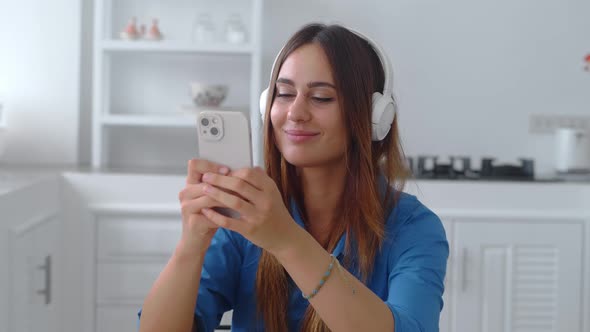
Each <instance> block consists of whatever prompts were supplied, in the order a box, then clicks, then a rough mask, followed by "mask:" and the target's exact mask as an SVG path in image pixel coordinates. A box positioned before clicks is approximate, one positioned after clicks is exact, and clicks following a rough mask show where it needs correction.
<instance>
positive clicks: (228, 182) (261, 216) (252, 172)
mask: <svg viewBox="0 0 590 332" xmlns="http://www.w3.org/2000/svg"><path fill="white" fill-rule="evenodd" d="M203 182H204V183H207V184H210V185H209V186H206V187H205V188H204V190H205V193H206V195H207V197H210V198H212V199H214V200H215V201H217V202H218V203H219V204H221V205H223V206H224V207H228V208H230V209H233V210H236V211H237V212H238V213H239V214H240V217H239V219H233V218H230V217H226V216H224V215H222V214H220V213H218V212H216V211H214V210H212V209H209V208H205V209H203V211H202V212H203V214H204V215H205V216H206V217H207V219H209V220H210V221H212V222H213V223H214V224H216V225H218V226H220V227H223V228H227V229H230V230H233V231H235V232H238V233H240V234H241V235H243V236H244V237H245V238H247V239H248V240H250V242H252V243H254V244H256V245H257V246H259V247H261V248H263V249H266V250H267V251H269V252H271V253H272V252H276V251H279V250H281V249H282V248H284V247H287V246H288V240H289V236H288V234H289V230H290V229H291V227H293V226H295V225H296V224H295V221H294V220H293V218H291V215H290V214H289V211H288V210H287V208H286V207H285V204H284V203H283V199H282V197H281V194H280V192H279V190H278V188H277V186H276V184H275V183H274V181H273V180H272V179H271V178H270V177H269V176H268V175H267V174H266V173H265V172H264V170H262V169H261V168H259V167H256V168H245V169H240V170H237V171H235V172H232V173H231V174H230V175H229V176H224V175H219V174H214V173H206V174H204V175H203ZM228 191H230V192H232V193H230V192H228Z"/></svg>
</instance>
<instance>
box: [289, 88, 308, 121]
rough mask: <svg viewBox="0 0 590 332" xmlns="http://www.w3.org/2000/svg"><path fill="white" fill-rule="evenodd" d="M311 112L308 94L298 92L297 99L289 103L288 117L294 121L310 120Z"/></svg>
mask: <svg viewBox="0 0 590 332" xmlns="http://www.w3.org/2000/svg"><path fill="white" fill-rule="evenodd" d="M310 118H311V113H310V112H309V109H308V105H307V101H306V96H305V95H304V94H302V93H299V94H297V96H296V97H295V100H294V101H293V103H292V104H291V105H289V112H288V113H287V119H288V120H289V121H293V122H305V121H309V119H310Z"/></svg>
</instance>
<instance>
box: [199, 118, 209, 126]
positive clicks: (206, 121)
mask: <svg viewBox="0 0 590 332" xmlns="http://www.w3.org/2000/svg"><path fill="white" fill-rule="evenodd" d="M201 124H202V125H203V126H205V127H207V126H208V125H209V119H207V118H202V119H201Z"/></svg>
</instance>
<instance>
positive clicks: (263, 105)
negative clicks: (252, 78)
mask: <svg viewBox="0 0 590 332" xmlns="http://www.w3.org/2000/svg"><path fill="white" fill-rule="evenodd" d="M267 97H268V88H266V89H264V91H262V93H261V94H260V100H259V106H260V117H261V120H262V123H264V116H265V115H266V114H265V113H266V98H267Z"/></svg>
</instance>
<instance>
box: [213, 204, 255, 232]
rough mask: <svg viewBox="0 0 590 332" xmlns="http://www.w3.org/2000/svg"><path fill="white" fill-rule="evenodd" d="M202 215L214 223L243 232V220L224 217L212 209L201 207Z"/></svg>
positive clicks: (244, 226)
mask: <svg viewBox="0 0 590 332" xmlns="http://www.w3.org/2000/svg"><path fill="white" fill-rule="evenodd" d="M203 215H204V216H205V217H207V219H209V220H210V221H211V222H213V223H214V224H215V225H217V226H219V227H222V228H225V229H229V230H231V231H234V232H237V233H239V234H244V231H245V230H246V223H244V221H243V220H237V219H234V218H230V217H226V216H224V215H222V214H221V213H219V212H217V211H215V210H213V209H207V208H206V209H203Z"/></svg>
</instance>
